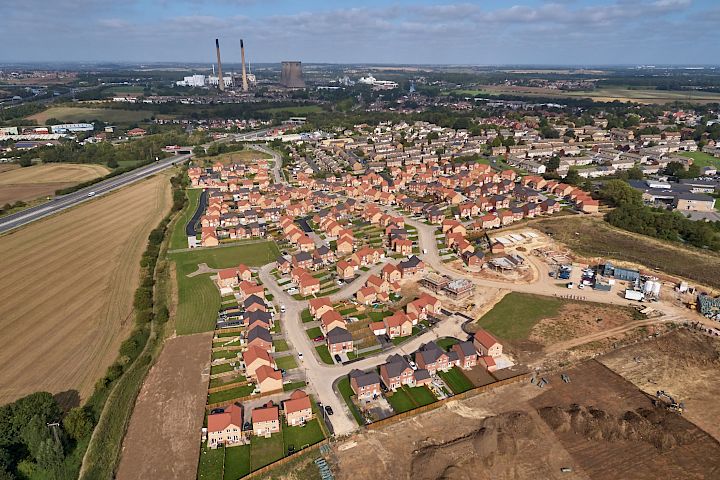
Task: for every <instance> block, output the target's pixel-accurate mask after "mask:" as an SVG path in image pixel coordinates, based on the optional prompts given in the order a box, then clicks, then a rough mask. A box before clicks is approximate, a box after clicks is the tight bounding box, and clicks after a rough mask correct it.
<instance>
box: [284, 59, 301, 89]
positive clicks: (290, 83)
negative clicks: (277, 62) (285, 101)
mask: <svg viewBox="0 0 720 480" xmlns="http://www.w3.org/2000/svg"><path fill="white" fill-rule="evenodd" d="M280 84H281V85H283V86H285V87H287V88H305V80H303V74H302V63H301V62H282V70H281V72H280Z"/></svg>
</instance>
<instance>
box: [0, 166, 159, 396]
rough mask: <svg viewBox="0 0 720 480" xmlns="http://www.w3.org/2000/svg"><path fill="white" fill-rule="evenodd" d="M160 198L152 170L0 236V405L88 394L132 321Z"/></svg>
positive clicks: (157, 183) (157, 216) (114, 353)
mask: <svg viewBox="0 0 720 480" xmlns="http://www.w3.org/2000/svg"><path fill="white" fill-rule="evenodd" d="M170 204H171V196H170V184H169V181H168V177H167V175H158V176H155V177H153V178H151V179H149V180H146V181H142V182H140V183H137V184H135V185H133V186H130V187H128V188H125V189H123V190H121V191H119V192H116V193H113V194H111V195H109V196H107V197H102V198H98V199H97V200H94V201H91V202H89V203H86V204H83V205H81V206H79V207H77V208H74V209H71V210H69V211H66V212H63V213H61V214H59V215H57V216H53V217H50V218H47V219H43V220H40V221H38V222H35V223H32V224H30V225H28V226H26V227H24V228H22V229H20V230H17V231H14V232H12V233H10V234H7V235H5V236H2V237H0V251H2V252H3V253H2V255H1V256H0V271H2V272H3V275H2V276H1V277H0V305H2V315H0V331H1V332H2V335H0V365H2V368H0V385H2V388H0V404H3V403H6V402H10V401H13V400H15V399H17V398H19V397H21V396H23V395H26V394H28V393H31V392H36V391H38V390H47V391H49V392H52V393H59V392H66V391H72V392H70V393H71V394H76V393H78V392H79V395H80V397H81V398H82V399H84V398H87V396H88V395H89V394H90V393H92V388H93V385H94V383H95V382H96V381H97V379H98V378H100V377H101V376H102V375H103V374H104V373H105V370H106V368H107V367H108V366H109V365H110V364H111V363H112V362H113V360H114V359H115V357H116V356H117V352H118V348H119V346H120V343H121V342H122V340H123V339H124V338H125V336H126V335H127V333H128V332H129V330H130V329H131V327H132V324H133V319H132V299H133V293H134V291H135V288H136V287H137V283H138V276H139V268H140V256H141V254H142V252H143V251H144V249H145V246H146V243H147V236H148V235H149V233H150V231H151V230H152V229H153V228H155V227H156V226H157V224H158V223H159V221H160V219H161V218H162V217H163V216H164V215H165V214H166V213H167V212H168V211H169V209H170Z"/></svg>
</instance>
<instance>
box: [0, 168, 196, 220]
mask: <svg viewBox="0 0 720 480" xmlns="http://www.w3.org/2000/svg"><path fill="white" fill-rule="evenodd" d="M189 158H190V155H189V154H184V155H176V156H174V157H170V158H166V159H163V160H160V161H159V162H156V163H153V164H150V165H147V166H144V167H140V168H137V169H135V170H132V171H130V172H128V173H124V174H122V175H118V176H117V177H113V178H109V179H107V180H103V181H102V182H98V183H96V184H94V185H91V186H89V187H85V188H83V189H80V190H78V191H77V192H73V193H68V194H67V195H61V196H58V197H56V198H54V199H53V200H51V201H49V202H47V203H43V204H42V205H38V206H36V207H31V208H28V209H25V210H23V211H21V212H17V213H13V214H12V215H8V216H6V217H3V218H1V219H0V233H5V232H9V231H10V230H13V229H15V228H18V227H22V226H23V225H27V224H28V223H31V222H34V221H36V220H40V219H41V218H45V217H48V216H50V215H54V214H56V213H59V212H62V211H63V210H67V209H68V208H71V207H74V206H76V205H80V204H82V203H85V202H88V201H90V200H92V199H94V198H97V197H99V196H102V195H106V194H108V193H110V192H113V191H115V190H117V189H119V188H122V187H125V186H127V185H130V184H131V183H135V182H137V181H139V180H142V179H144V178H147V177H150V176H151V175H155V174H156V173H158V172H161V171H163V170H165V169H167V168H170V167H172V166H173V165H176V164H179V163H183V162H185V161H187V160H188V159H189ZM91 192H95V194H94V195H92V196H89V194H90V193H91Z"/></svg>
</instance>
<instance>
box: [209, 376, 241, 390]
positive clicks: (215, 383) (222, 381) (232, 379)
mask: <svg viewBox="0 0 720 480" xmlns="http://www.w3.org/2000/svg"><path fill="white" fill-rule="evenodd" d="M246 380H247V378H246V377H245V376H244V375H236V376H232V375H231V376H228V377H218V378H213V379H211V380H210V388H215V387H220V386H222V385H227V384H228V383H236V382H245V381H246Z"/></svg>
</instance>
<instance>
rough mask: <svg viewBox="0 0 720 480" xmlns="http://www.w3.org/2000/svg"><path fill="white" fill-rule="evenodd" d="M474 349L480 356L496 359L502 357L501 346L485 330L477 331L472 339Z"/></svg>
mask: <svg viewBox="0 0 720 480" xmlns="http://www.w3.org/2000/svg"><path fill="white" fill-rule="evenodd" d="M473 343H474V344H475V349H476V350H477V351H478V352H480V355H483V356H489V357H493V358H497V357H499V356H501V355H502V345H501V344H500V343H499V342H498V341H497V340H496V339H495V337H493V336H492V335H490V333H488V332H487V331H485V330H482V329H481V330H478V331H477V332H475V335H474V337H473Z"/></svg>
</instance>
